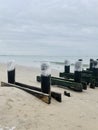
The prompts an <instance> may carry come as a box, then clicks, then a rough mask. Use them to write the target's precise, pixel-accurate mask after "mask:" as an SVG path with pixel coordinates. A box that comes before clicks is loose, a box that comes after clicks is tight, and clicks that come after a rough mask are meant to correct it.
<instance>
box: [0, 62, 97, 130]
mask: <svg viewBox="0 0 98 130" xmlns="http://www.w3.org/2000/svg"><path fill="white" fill-rule="evenodd" d="M51 74H52V76H57V77H58V76H59V72H58V71H57V70H52V72H51ZM37 75H40V69H38V68H34V67H31V68H30V67H23V66H18V65H17V66H16V81H19V82H22V83H26V84H29V85H33V86H36V87H40V83H38V82H37V81H36V76H37ZM1 81H7V66H6V65H5V64H0V82H1ZM51 89H52V90H54V91H56V92H60V93H62V102H61V103H59V102H57V101H56V100H54V99H53V98H52V100H51V104H46V103H44V102H42V101H41V100H39V99H38V98H36V97H35V96H33V95H30V94H29V93H27V92H25V91H23V90H20V89H18V88H14V87H0V130H98V88H95V89H90V88H89V87H88V89H87V90H84V91H83V92H82V93H78V92H74V91H70V90H67V91H68V92H70V94H71V97H67V96H64V94H63V93H64V89H62V88H58V87H56V86H55V87H53V86H51Z"/></svg>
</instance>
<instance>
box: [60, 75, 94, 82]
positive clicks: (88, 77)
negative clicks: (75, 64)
mask: <svg viewBox="0 0 98 130" xmlns="http://www.w3.org/2000/svg"><path fill="white" fill-rule="evenodd" d="M59 76H60V77H64V78H68V79H74V73H69V74H68V73H60V74H59ZM81 78H82V81H81V83H83V82H87V84H89V83H92V84H93V83H94V82H93V77H92V74H86V73H82V77H81Z"/></svg>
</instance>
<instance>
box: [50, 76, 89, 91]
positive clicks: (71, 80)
mask: <svg viewBox="0 0 98 130" xmlns="http://www.w3.org/2000/svg"><path fill="white" fill-rule="evenodd" d="M52 79H54V80H55V79H57V80H63V81H69V82H73V83H77V82H75V81H74V80H73V79H67V78H57V77H52ZM81 84H82V86H83V89H84V90H87V83H86V82H85V81H82V82H81Z"/></svg>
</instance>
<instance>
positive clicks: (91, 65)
mask: <svg viewBox="0 0 98 130" xmlns="http://www.w3.org/2000/svg"><path fill="white" fill-rule="evenodd" d="M93 66H94V60H93V59H90V67H89V68H90V70H93Z"/></svg>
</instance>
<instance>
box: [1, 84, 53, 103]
mask: <svg viewBox="0 0 98 130" xmlns="http://www.w3.org/2000/svg"><path fill="white" fill-rule="evenodd" d="M1 86H2V87H3V86H7V87H8V86H10V87H16V88H19V89H22V90H24V91H26V92H28V93H30V94H32V95H34V96H36V97H38V98H39V99H41V100H42V101H44V102H45V103H47V104H50V103H51V96H50V95H49V94H45V93H42V92H39V91H36V90H31V89H29V88H24V87H21V86H18V85H15V84H10V83H6V82H1Z"/></svg>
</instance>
